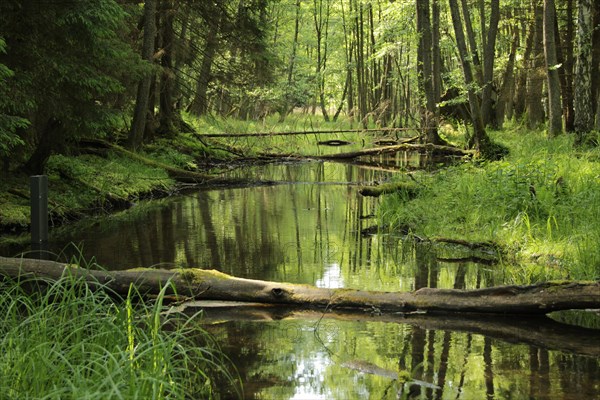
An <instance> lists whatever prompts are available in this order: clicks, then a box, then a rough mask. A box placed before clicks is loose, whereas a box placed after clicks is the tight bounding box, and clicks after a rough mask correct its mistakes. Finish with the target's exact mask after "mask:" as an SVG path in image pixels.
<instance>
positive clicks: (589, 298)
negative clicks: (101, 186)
mask: <svg viewBox="0 0 600 400" xmlns="http://www.w3.org/2000/svg"><path fill="white" fill-rule="evenodd" d="M0 274H1V275H3V276H5V277H9V278H12V279H20V280H22V279H26V278H32V279H42V280H56V279H59V278H61V277H63V276H65V275H66V276H69V275H70V276H73V277H76V278H81V279H85V280H86V281H87V282H88V283H89V285H90V287H91V288H92V289H98V290H102V289H107V290H110V291H112V292H113V293H115V294H117V295H119V296H127V294H128V293H129V291H130V286H132V285H133V286H134V287H135V288H136V289H137V291H138V292H139V293H140V294H141V295H142V296H152V295H157V294H159V293H160V291H161V290H162V289H163V288H165V286H167V289H166V294H167V295H176V296H178V297H183V298H186V299H190V300H192V299H193V300H227V301H242V302H257V303H267V304H287V305H298V306H304V307H326V308H332V307H335V308H350V309H352V308H357V309H365V308H366V309H367V310H368V311H372V310H373V309H378V310H382V311H384V310H385V311H401V312H410V311H426V312H434V313H435V312H476V313H496V314H506V313H508V314H546V313H549V312H552V311H558V310H565V309H588V308H600V282H557V283H553V282H547V283H541V284H538V285H532V286H514V285H513V286H498V287H491V288H486V289H474V290H460V289H432V288H422V289H419V290H417V291H413V292H373V291H362V290H354V289H324V288H317V287H313V286H309V285H299V284H292V283H280V282H269V281H260V280H254V279H244V278H236V277H233V276H230V275H227V274H224V273H222V272H219V271H215V270H202V269H193V268H190V269H177V270H160V269H146V268H141V269H140V268H137V269H133V270H124V271H96V270H90V269H85V268H80V267H78V266H73V265H70V264H62V263H58V262H54V261H45V260H35V259H26V258H22V259H20V258H5V257H0ZM169 283H170V284H171V285H170V286H169Z"/></svg>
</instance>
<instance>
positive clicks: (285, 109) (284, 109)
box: [279, 0, 300, 123]
mask: <svg viewBox="0 0 600 400" xmlns="http://www.w3.org/2000/svg"><path fill="white" fill-rule="evenodd" d="M295 8H296V18H295V21H294V38H293V39H292V53H291V54H290V61H289V63H288V68H287V88H286V93H285V98H284V99H283V104H282V106H281V109H280V111H279V122H280V123H282V122H283V121H284V120H285V117H287V115H288V114H289V113H290V111H291V110H292V109H293V107H294V104H293V103H294V100H293V99H291V89H292V84H293V82H294V68H295V67H296V54H297V52H298V35H299V32H300V0H296V5H295ZM290 103H292V104H290Z"/></svg>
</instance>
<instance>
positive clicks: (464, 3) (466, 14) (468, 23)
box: [459, 0, 483, 86]
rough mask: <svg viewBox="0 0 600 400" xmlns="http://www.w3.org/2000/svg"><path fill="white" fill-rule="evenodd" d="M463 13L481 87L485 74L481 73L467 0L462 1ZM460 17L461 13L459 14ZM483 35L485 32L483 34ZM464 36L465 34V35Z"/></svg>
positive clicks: (474, 66) (474, 65) (476, 74)
mask: <svg viewBox="0 0 600 400" xmlns="http://www.w3.org/2000/svg"><path fill="white" fill-rule="evenodd" d="M461 5H462V13H463V18H464V27H465V29H466V31H467V40H468V43H469V49H470V50H471V52H470V54H471V58H472V60H473V67H472V68H474V69H475V75H474V76H475V77H476V78H477V83H479V86H482V85H483V74H482V71H481V61H480V58H479V50H478V49H477V41H476V39H475V33H474V32H473V23H472V22H471V12H470V11H469V5H468V4H467V0H461ZM459 15H460V13H459ZM482 34H483V32H482ZM463 35H464V33H463Z"/></svg>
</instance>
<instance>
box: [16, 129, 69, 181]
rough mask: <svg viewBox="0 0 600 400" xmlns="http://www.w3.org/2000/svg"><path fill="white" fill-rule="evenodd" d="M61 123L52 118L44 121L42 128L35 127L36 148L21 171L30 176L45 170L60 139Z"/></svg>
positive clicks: (40, 173)
mask: <svg viewBox="0 0 600 400" xmlns="http://www.w3.org/2000/svg"><path fill="white" fill-rule="evenodd" d="M61 126H62V122H61V121H60V120H58V119H56V118H54V117H50V118H48V119H47V120H46V122H45V124H44V125H43V127H39V128H38V127H36V128H35V129H36V136H37V138H36V146H35V149H34V151H33V153H32V154H31V156H30V157H29V160H27V162H26V163H25V165H24V166H23V170H24V171H25V172H26V173H28V174H30V175H42V174H43V173H44V170H45V168H46V163H47V162H48V159H49V158H50V156H51V155H52V151H53V150H54V149H55V148H56V146H57V144H58V142H59V141H61V140H62V139H61V137H60V129H61Z"/></svg>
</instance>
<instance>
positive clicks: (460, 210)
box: [380, 132, 600, 282]
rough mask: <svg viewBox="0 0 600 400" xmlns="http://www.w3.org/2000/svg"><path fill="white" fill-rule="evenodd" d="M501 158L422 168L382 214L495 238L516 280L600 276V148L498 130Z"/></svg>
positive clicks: (432, 229) (423, 227)
mask: <svg viewBox="0 0 600 400" xmlns="http://www.w3.org/2000/svg"><path fill="white" fill-rule="evenodd" d="M496 136H497V139H498V140H499V141H500V142H501V143H502V142H503V143H504V144H505V145H507V146H508V147H509V148H510V149H511V155H510V156H509V157H508V158H507V159H506V160H504V161H497V162H484V163H480V164H474V163H466V164H464V165H458V166H454V167H451V168H447V169H444V170H442V171H439V172H438V173H436V174H434V175H429V174H420V175H419V176H418V178H417V179H418V180H419V181H420V182H421V183H422V184H423V185H424V187H425V189H424V190H422V191H421V192H419V195H418V196H417V198H416V199H415V200H413V201H411V202H409V203H405V202H404V201H401V200H400V199H399V198H398V197H397V196H388V197H386V199H385V201H384V204H383V205H382V207H381V210H380V218H381V219H382V220H383V221H386V222H390V223H391V224H392V225H394V226H409V227H410V228H411V229H412V230H414V232H415V233H416V234H417V235H425V236H430V237H432V236H445V237H455V238H462V239H466V240H472V241H493V242H497V243H499V244H501V245H502V246H503V247H504V248H506V249H509V254H508V256H509V259H507V260H505V261H506V262H507V263H514V264H518V265H519V267H518V268H509V269H508V271H509V273H510V274H513V275H514V276H513V280H515V281H517V282H523V281H526V282H529V281H536V280H544V279H551V278H571V279H597V278H598V277H600V250H599V249H598V246H597V242H598V239H599V238H600V226H599V225H598V223H597V221H599V220H600V214H599V213H600V211H599V210H600V195H599V193H600V180H599V179H598V177H599V176H600V166H599V165H598V163H597V162H595V161H593V159H594V157H597V155H596V153H597V149H594V150H590V151H585V152H584V151H582V152H580V153H579V154H577V155H576V156H573V154H572V139H571V138H569V137H560V138H556V139H551V140H546V139H545V138H544V137H542V136H541V134H540V133H528V132H506V133H497V134H496Z"/></svg>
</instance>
